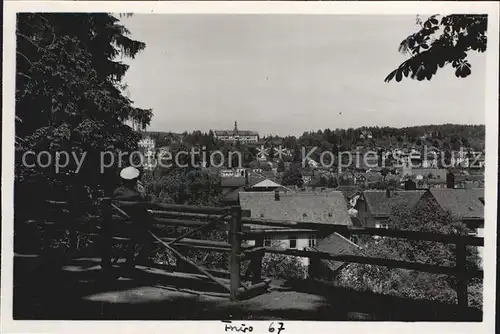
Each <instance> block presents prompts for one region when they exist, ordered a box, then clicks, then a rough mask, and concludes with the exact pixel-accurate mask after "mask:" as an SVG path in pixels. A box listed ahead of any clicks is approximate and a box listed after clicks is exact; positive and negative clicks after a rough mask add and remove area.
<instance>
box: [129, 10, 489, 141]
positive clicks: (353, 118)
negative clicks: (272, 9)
mask: <svg viewBox="0 0 500 334" xmlns="http://www.w3.org/2000/svg"><path fill="white" fill-rule="evenodd" d="M121 20H122V24H124V25H125V27H127V29H129V30H130V32H131V35H130V37H131V38H133V39H136V40H140V41H143V42H145V43H146V48H145V50H144V51H142V52H140V53H139V54H138V55H137V56H136V57H135V59H123V61H124V62H125V63H127V64H129V65H130V68H129V71H128V72H127V74H126V76H125V78H124V81H125V82H126V83H127V84H128V91H127V94H128V95H129V97H130V98H131V99H132V100H133V101H134V106H136V107H140V108H151V109H153V113H154V116H153V119H152V121H151V125H150V127H149V128H148V130H151V131H172V132H183V131H193V130H202V131H208V130H210V129H212V130H223V129H232V128H233V126H234V122H235V121H237V122H238V128H239V129H241V130H254V131H258V132H259V133H260V134H261V135H270V134H277V135H300V134H302V133H303V132H304V131H312V130H318V129H325V128H330V129H335V128H348V127H354V128H356V127H361V126H394V127H402V126H412V125H425V124H443V123H457V124H484V122H485V111H484V105H485V101H484V100H485V96H484V92H485V66H486V54H471V55H470V56H469V59H470V62H471V63H472V74H471V75H470V76H469V77H467V78H466V79H458V78H456V77H455V75H454V72H453V69H452V68H451V66H450V67H449V68H443V69H441V70H440V71H438V73H437V75H436V76H435V77H433V78H432V80H431V81H423V82H419V81H416V80H403V81H402V82H399V83H398V82H391V83H385V82H384V78H385V77H386V76H387V75H388V74H389V73H390V72H391V71H392V70H393V69H395V68H396V67H397V66H398V65H399V64H400V63H401V62H402V61H404V60H405V59H406V56H405V55H402V54H400V53H399V52H398V46H399V43H400V42H401V41H402V40H403V39H404V38H405V37H406V36H408V35H409V34H411V33H412V32H414V31H415V30H416V29H417V27H416V25H415V21H416V15H276V14H275V15H269V14H268V15H262V14H261V15H234V14H233V15H229V14H225V15H224V14H217V15H216V14H198V15H187V14H184V15H180V14H171V15H168V14H135V15H134V16H132V17H130V18H122V19H121Z"/></svg>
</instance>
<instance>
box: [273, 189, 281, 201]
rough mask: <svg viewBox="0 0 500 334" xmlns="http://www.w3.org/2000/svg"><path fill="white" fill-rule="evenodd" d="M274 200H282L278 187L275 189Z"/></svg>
mask: <svg viewBox="0 0 500 334" xmlns="http://www.w3.org/2000/svg"><path fill="white" fill-rule="evenodd" d="M274 200H275V201H279V200H280V192H279V191H278V189H276V190H275V191H274Z"/></svg>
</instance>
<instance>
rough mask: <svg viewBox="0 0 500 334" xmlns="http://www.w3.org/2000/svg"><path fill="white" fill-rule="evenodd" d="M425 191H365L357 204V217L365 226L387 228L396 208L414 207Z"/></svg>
mask: <svg viewBox="0 0 500 334" xmlns="http://www.w3.org/2000/svg"><path fill="white" fill-rule="evenodd" d="M424 193H425V191H423V190H390V189H387V190H385V191H380V190H366V191H363V193H362V194H361V196H360V197H359V198H358V200H357V202H356V206H355V209H356V210H357V211H358V216H357V217H358V219H359V220H360V222H361V224H362V225H363V226H364V227H377V228H387V227H388V226H387V223H388V220H389V217H390V216H391V214H392V210H393V209H394V208H396V207H400V206H401V207H406V208H414V207H415V206H416V205H417V203H418V201H419V200H420V198H421V197H422V196H423V195H424Z"/></svg>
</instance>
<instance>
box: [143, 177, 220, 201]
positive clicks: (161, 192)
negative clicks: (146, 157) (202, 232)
mask: <svg viewBox="0 0 500 334" xmlns="http://www.w3.org/2000/svg"><path fill="white" fill-rule="evenodd" d="M142 181H143V183H144V186H145V188H146V192H147V193H148V194H149V195H151V197H152V201H153V202H158V203H168V204H187V205H199V206H215V205H218V204H219V201H220V198H221V196H222V188H221V183H220V177H219V176H215V175H212V174H209V173H206V172H203V171H201V170H197V169H187V168H186V169H185V168H172V169H169V170H167V171H165V172H164V173H163V174H162V175H154V174H152V173H146V174H145V175H144V177H143V180H142Z"/></svg>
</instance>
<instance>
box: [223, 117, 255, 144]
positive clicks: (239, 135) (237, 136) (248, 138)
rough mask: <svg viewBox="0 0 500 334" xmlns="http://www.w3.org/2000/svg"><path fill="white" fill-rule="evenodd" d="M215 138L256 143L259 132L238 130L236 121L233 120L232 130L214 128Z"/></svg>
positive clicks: (232, 141) (233, 141)
mask: <svg viewBox="0 0 500 334" xmlns="http://www.w3.org/2000/svg"><path fill="white" fill-rule="evenodd" d="M214 135H215V138H216V139H218V140H222V141H225V142H231V143H236V142H241V143H257V142H258V141H259V133H258V132H256V131H248V130H239V129H238V123H237V122H234V129H233V130H215V131H214Z"/></svg>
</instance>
